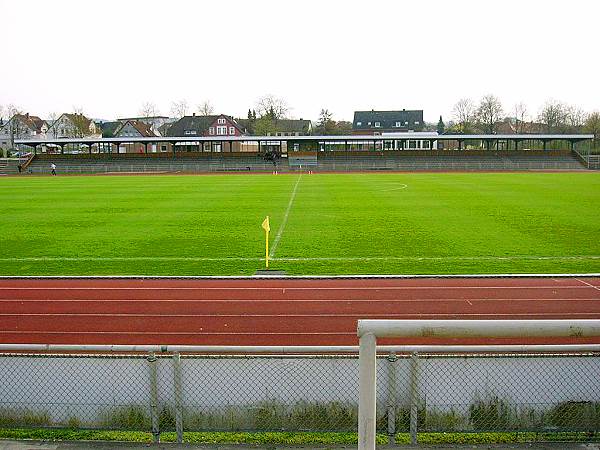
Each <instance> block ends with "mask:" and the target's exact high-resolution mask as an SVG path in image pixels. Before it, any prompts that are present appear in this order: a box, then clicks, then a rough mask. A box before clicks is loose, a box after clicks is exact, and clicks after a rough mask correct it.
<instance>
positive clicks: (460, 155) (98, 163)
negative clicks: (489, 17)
mask: <svg viewBox="0 0 600 450" xmlns="http://www.w3.org/2000/svg"><path fill="white" fill-rule="evenodd" d="M286 156H287V157H282V158H279V159H278V160H277V161H276V165H274V164H273V162H272V161H270V160H266V159H265V158H264V157H262V156H261V155H258V154H240V153H216V154H203V153H184V154H176V155H175V156H172V155H171V154H150V155H135V154H133V155H132V154H113V155H109V154H92V155H37V156H36V157H35V158H34V159H33V160H32V162H31V163H30V165H29V166H28V168H27V170H28V171H29V172H31V173H48V172H49V170H50V164H51V163H52V162H54V163H55V164H56V165H57V166H58V170H59V173H75V174H77V173H167V172H169V173H177V172H184V173H202V172H251V173H252V172H270V171H273V170H274V169H275V168H276V169H277V170H278V171H280V172H289V171H302V170H313V171H316V172H333V171H335V172H344V171H377V170H392V171H453V170H454V171H496V170H514V171H519V170H584V169H585V166H584V165H583V164H582V162H581V161H580V160H579V159H578V158H577V157H576V155H574V154H572V153H571V152H570V151H569V150H552V151H546V152H543V151H518V152H515V151H503V152H486V151H461V152H458V151H452V150H448V151H443V150H435V151H434V150H431V151H408V150H407V151H396V152H318V153H317V152H314V153H313V154H306V153H305V154H302V155H295V154H294V153H290V154H289V155H286ZM15 171H16V169H15Z"/></svg>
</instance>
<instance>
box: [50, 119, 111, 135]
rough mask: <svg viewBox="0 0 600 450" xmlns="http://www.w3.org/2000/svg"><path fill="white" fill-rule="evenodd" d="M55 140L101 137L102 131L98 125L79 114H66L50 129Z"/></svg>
mask: <svg viewBox="0 0 600 450" xmlns="http://www.w3.org/2000/svg"><path fill="white" fill-rule="evenodd" d="M48 134H49V135H50V136H52V137H53V138H55V139H56V138H58V139H61V138H73V137H100V136H101V135H102V130H101V129H100V128H99V127H98V126H97V125H96V123H95V122H94V121H93V120H91V119H89V118H87V117H86V116H84V115H83V114H78V113H64V114H61V116H60V117H59V118H58V119H56V120H55V121H54V122H53V123H52V124H51V125H50V128H49V129H48Z"/></svg>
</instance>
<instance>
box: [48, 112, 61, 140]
mask: <svg viewBox="0 0 600 450" xmlns="http://www.w3.org/2000/svg"><path fill="white" fill-rule="evenodd" d="M59 117H60V114H58V113H55V112H51V113H50V114H48V129H49V130H50V129H51V130H52V134H53V135H54V138H56V137H57V136H58V127H55V126H54V123H55V122H56V121H57V120H58V118H59Z"/></svg>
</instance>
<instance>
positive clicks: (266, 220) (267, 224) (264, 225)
mask: <svg viewBox="0 0 600 450" xmlns="http://www.w3.org/2000/svg"><path fill="white" fill-rule="evenodd" d="M262 227H263V230H265V231H266V232H267V233H268V232H269V231H271V227H270V226H269V216H267V217H266V218H265V220H263V223H262Z"/></svg>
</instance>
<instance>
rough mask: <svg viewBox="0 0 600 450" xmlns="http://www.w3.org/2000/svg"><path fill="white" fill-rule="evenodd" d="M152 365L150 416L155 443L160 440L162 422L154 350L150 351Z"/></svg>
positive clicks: (150, 365) (149, 360)
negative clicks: (160, 419)
mask: <svg viewBox="0 0 600 450" xmlns="http://www.w3.org/2000/svg"><path fill="white" fill-rule="evenodd" d="M148 363H149V367H150V417H151V420H152V436H153V438H154V443H156V444H158V443H159V442H160V424H159V417H158V369H157V359H156V355H155V354H154V352H149V353H148Z"/></svg>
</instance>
